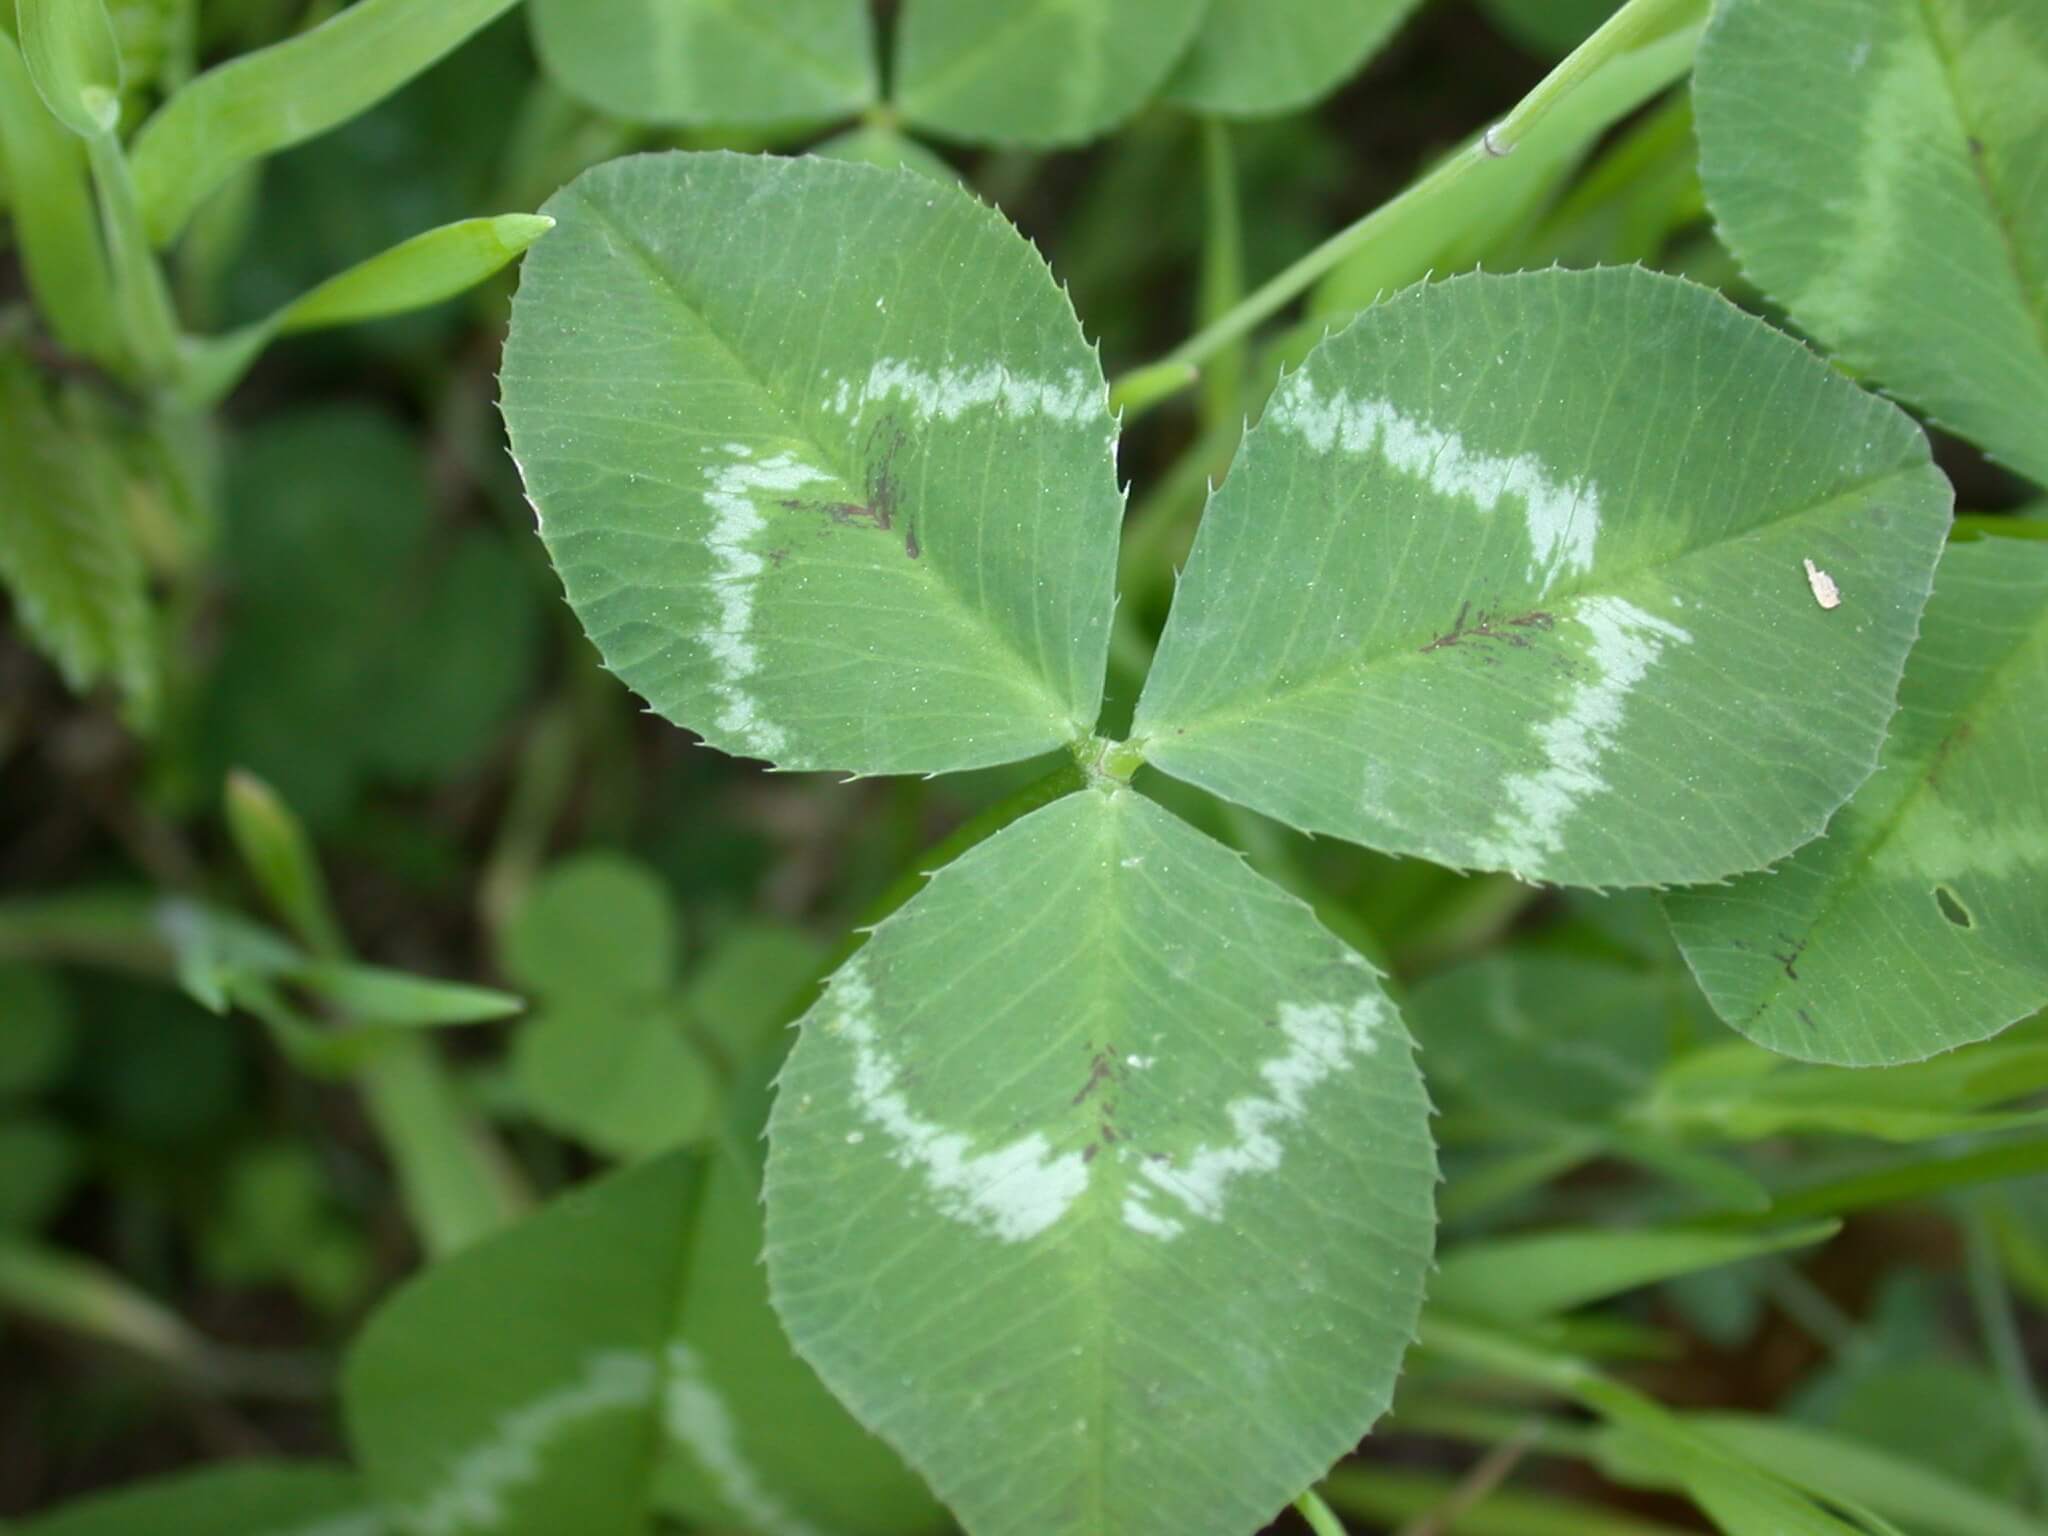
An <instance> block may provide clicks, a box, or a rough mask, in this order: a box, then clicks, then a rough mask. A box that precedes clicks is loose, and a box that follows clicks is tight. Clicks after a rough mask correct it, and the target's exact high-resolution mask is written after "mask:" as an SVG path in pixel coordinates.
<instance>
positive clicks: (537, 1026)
mask: <svg viewBox="0 0 2048 1536" xmlns="http://www.w3.org/2000/svg"><path fill="white" fill-rule="evenodd" d="M679 928H680V922H679V919H678V918H677V915H676V912H675V908H674V905H673V903H672V902H671V901H670V899H669V894H668V889H667V887H665V886H664V885H663V884H662V883H661V880H660V877H659V876H657V875H656V874H655V873H654V872H653V871H652V870H649V869H647V868H646V867H645V866H644V865H641V864H638V863H635V862H634V861H633V860H631V859H627V858H623V857H621V856H619V855H617V854H607V853H592V854H585V855H582V856H581V857H579V858H575V859H570V860H567V861H565V862H563V863H561V864H558V865H556V866H555V867H554V868H552V869H550V870H549V871H548V872H547V874H546V876H545V877H543V878H542V880H541V881H540V883H539V884H538V885H536V886H535V887H534V889H533V893H532V894H531V895H530V896H529V897H528V898H527V900H526V902H525V904H524V905H522V906H521V907H520V908H519V910H518V912H517V913H516V914H515V915H514V917H513V919H512V922H511V925H510V926H509V927H508V929H507V930H506V933H505V941H504V951H505V953H504V966H505V970H506V972H507V973H508V974H509V975H511V976H512V977H513V978H514V979H515V980H517V981H518V983H519V984H520V985H521V986H523V987H526V988H528V989H529V990H531V991H533V992H535V993H537V994H539V997H540V1001H541V1006H540V1009H539V1011H538V1012H537V1014H536V1015H535V1017H534V1018H533V1019H531V1020H530V1021H528V1023H527V1024H526V1025H525V1026H524V1027H522V1028H521V1030H520V1031H519V1036H518V1039H517V1041H516V1042H515V1044H514V1047H513V1053H512V1071H513V1076H514V1078H515V1080H516V1081H517V1082H518V1084H519V1089H520V1093H521V1096H522V1097H523V1098H524V1099H525V1101H526V1104H527V1107H528V1108H530V1109H531V1110H532V1111H533V1113H534V1115H535V1117H536V1118H538V1119H540V1120H541V1121H543V1122H544V1123H546V1124H547V1125H549V1126H550V1127H552V1128H553V1129H555V1130H558V1131H560V1132H562V1133H563V1134H564V1135H568V1136H574V1137H576V1138H577V1139H578V1140H580V1141H583V1142H585V1143H587V1144H588V1145H590V1146H593V1147H597V1148H599V1149H601V1150H603V1151H605V1152H608V1153H610V1154H612V1155H613V1156H616V1157H642V1156H647V1155H649V1154H651V1153H654V1152H661V1151H666V1150H667V1149H668V1148H670V1147H673V1146H677V1145H679V1144H681V1143H682V1142H685V1141H688V1140H692V1139H694V1138H696V1137H699V1136H702V1135H704V1134H706V1133H707V1132H708V1131H709V1130H710V1129H711V1128H712V1127H713V1123H714V1115H715V1111H716V1108H717V1096H718V1095H717V1090H718V1084H717V1080H716V1079H715V1078H714V1077H713V1075H712V1072H711V1068H710V1065H709V1064H708V1063H707V1062H706V1061H705V1059H704V1056H703V1055H702V1053H701V1052H699V1051H698V1049H697V1048H696V1046H695V1045H694V1044H693V1043H692V1041H691V1040H690V1038H689V1036H688V1035H687V1034H686V1033H685V1031H684V1029H683V1024H682V1017H681V1016H682V1013H683V1009H682V1006H681V1004H680V1001H679V1000H678V999H677V998H676V997H675V990H676V960H677V955H676V950H677V944H676V934H677V932H678V931H679Z"/></svg>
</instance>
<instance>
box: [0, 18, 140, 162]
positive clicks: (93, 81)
mask: <svg viewBox="0 0 2048 1536" xmlns="http://www.w3.org/2000/svg"><path fill="white" fill-rule="evenodd" d="M15 19H16V21H17V22H18V23H19V24H20V28H21V32H20V37H21V56H22V58H23V59H24V60H26V61H27V63H28V72H29V74H30V76H31V77H32V78H33V79H34V80H35V83H36V89H37V90H38V91H40V92H41V93H42V97H43V101H44V104H45V105H47V106H48V107H49V109H50V115H51V116H53V117H55V118H56V119H57V121H58V122H60V123H62V124H63V125H64V126H65V127H66V128H69V129H70V130H71V131H72V132H73V133H75V134H77V135H79V136H80V137H81V138H87V139H92V138H101V137H104V136H105V135H107V134H110V133H112V132H113V131H114V128H115V125H116V124H118V123H119V122H120V120H121V45H120V43H119V42H117V41H116V40H115V37H114V23H113V21H112V19H111V18H109V17H108V15H107V8H106V6H105V5H104V4H103V3H102V0H16V4H15Z"/></svg>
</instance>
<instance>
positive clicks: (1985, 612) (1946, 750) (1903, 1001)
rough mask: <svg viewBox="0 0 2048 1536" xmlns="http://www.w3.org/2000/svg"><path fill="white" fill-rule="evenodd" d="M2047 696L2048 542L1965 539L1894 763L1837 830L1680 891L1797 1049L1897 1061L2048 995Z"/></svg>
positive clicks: (1693, 921)
mask: <svg viewBox="0 0 2048 1536" xmlns="http://www.w3.org/2000/svg"><path fill="white" fill-rule="evenodd" d="M1845 603H1846V599H1845ZM2044 700H2048V546H2043V545H2039V544H2030V543H2022V542H2019V541H2012V540H1998V541H1995V542H1994V541H1985V542H1980V543H1973V544H1958V545H1954V546H1952V547H1951V548H1950V549H1949V551H1948V553H1947V554H1946V555H1944V556H1943V557H1942V563H1941V569H1940V572H1939V574H1938V575H1937V578H1936V581H1935V591H1934V598H1933V600H1932V601H1931V602H1930V603H1929V604H1928V606H1927V617H1926V622H1925V624H1924V625H1923V626H1922V629H1921V634H1920V643H1919V646H1918V647H1917V648H1916V649H1915V651H1914V652H1913V657H1912V660H1911V661H1910V662H1909V663H1908V665H1907V668H1906V676H1905V681H1904V683H1903V684H1902V685H1901V687H1900V691H1899V714H1898V718H1897V720H1896V721H1895V722H1894V723H1893V726H1892V731H1891V735H1890V738H1889V739H1888V740H1887V741H1886V742H1885V745H1884V752H1883V755H1882V757H1881V759H1880V768H1879V771H1878V773H1877V775H1876V776H1875V777H1874V778H1872V779H1871V781H1870V783H1869V784H1868V785H1867V786H1866V787H1865V788H1864V789H1863V790H1862V791H1861V792H1860V793H1859V794H1857V796H1856V797H1855V798H1854V799H1853V800H1851V801H1850V802H1849V804H1848V805H1847V806H1845V807H1844V808H1843V809H1842V811H1841V813H1840V814H1839V815H1837V816H1836V818H1835V819H1834V821H1833V823H1832V824H1831V825H1830V826H1829V828H1828V836H1827V837H1826V838H1825V839H1824V840H1822V841H1820V842H1816V843H1814V844H1811V845H1810V846H1808V847H1806V848H1802V849H1800V850H1799V852H1798V853H1796V854H1795V855H1793V857H1791V858H1790V859H1788V860H1786V861H1785V862H1783V863H1782V864H1779V865H1778V866H1777V867H1776V868H1774V869H1772V870H1770V871H1768V872H1766V873H1762V874H1757V875H1752V876H1749V877H1746V878H1744V879H1741V880H1738V881H1736V882H1735V883H1734V884H1732V885H1729V886H1725V887H1718V888H1711V889H1702V890H1696V891H1682V892H1676V893H1673V894H1672V895H1670V896H1669V897H1667V898H1666V902H1665V909H1666V911H1667V912H1668V913H1669V915H1670V918H1671V927H1672V932H1673V933H1674V934H1675V935H1676V936H1677V938H1678V942H1679V946H1680V948H1682V949H1683V950H1684V951H1685V957H1686V959H1687V961H1688V962H1689V963H1690V964H1691V965H1692V968H1693V971H1694V973H1695V974H1696V975H1697V976H1698V977H1699V979H1700V985H1701V986H1702V987H1703V988H1704V989H1705V990H1706V994H1707V996H1708V998H1709V999H1710V1000H1711V1001H1712V1002H1713V1004H1714V1007H1715V1008H1716V1009H1717V1010H1719V1012H1720V1014H1721V1016H1722V1017H1723V1018H1725V1019H1726V1020H1727V1021H1728V1022H1729V1023H1730V1024H1732V1025H1734V1026H1735V1027H1736V1028H1737V1029H1739V1030H1741V1031H1742V1032H1743V1033H1744V1034H1746V1035H1748V1036H1749V1037H1750V1038H1751V1039H1753V1040H1756V1041H1758V1042H1759V1043H1761V1044H1763V1045H1767V1046H1769V1047H1770V1048H1771V1049H1772V1050H1774V1051H1782V1052H1784V1053H1785V1054H1786V1055H1789V1056H1797V1057H1801V1058H1803V1059H1806V1060H1810V1061H1827V1062H1835V1063H1838V1064H1841V1065H1846V1066H1881V1065H1887V1064H1890V1063H1894V1062H1906V1061H1915V1060H1919V1059H1921V1058H1924V1057H1927V1056H1931V1055H1933V1054H1934V1053H1936V1052H1937V1051H1944V1050H1949V1049H1951V1048H1953V1047H1955V1046H1958V1045H1961V1044H1963V1043H1965V1042H1966V1041H1971V1040H1981V1039H1984V1038H1985V1037H1986V1036H1989V1035H1994V1034H1996V1033H1997V1032H1998V1031H2000V1030H2002V1029H2004V1028H2005V1027H2006V1026H2007V1025H2009V1024H2011V1023H2012V1022H2013V1021H2014V1020H2016V1019H2020V1018H2024V1017H2025V1016H2026V1015H2028V1014H2030V1013H2032V1012H2034V1011H2035V1010H2036V1009H2037V1008H2039V1007H2041V1005H2042V1004H2043V1003H2048V782H2044V780H2043V777H2042V774H2041V771H2040V770H2041V764H2042V762H2043V760H2044V757H2048V709H2044V707H2043V701H2044Z"/></svg>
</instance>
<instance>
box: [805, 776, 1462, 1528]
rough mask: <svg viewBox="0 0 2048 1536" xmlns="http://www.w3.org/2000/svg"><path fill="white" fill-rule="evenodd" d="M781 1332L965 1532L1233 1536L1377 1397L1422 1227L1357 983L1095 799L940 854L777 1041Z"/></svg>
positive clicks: (1386, 1008) (1235, 867)
mask: <svg viewBox="0 0 2048 1536" xmlns="http://www.w3.org/2000/svg"><path fill="white" fill-rule="evenodd" d="M769 1147H770V1151H769V1171H768V1249H767V1259H768V1270H769V1279H770V1283H771V1286H772V1287H773V1291H774V1296H775V1303H776V1308H777V1310H778V1311H779V1312H780V1313H781V1315H782V1319H783V1322H784V1323H785V1325H787V1327H788V1329H789V1332H790V1336H791V1338H792V1339H793V1340H794V1341H795V1342H796V1345H797V1348H798V1349H799V1350H800V1351H801V1352H802V1353H803V1354H804V1356H805V1358H806V1359H808V1360H810V1361H811V1363H812V1364H813V1365H815V1366H816V1367H817V1368H818V1370H819V1373H820V1374H821V1375H822V1376H823V1377H824V1378H825V1380H826V1382H827V1384H828V1385H830V1386H831V1387H832V1388H833V1389H834V1390H835V1391H836V1392H837V1393H838V1394H839V1396H840V1398H841V1400H842V1401H844V1402H846V1403H847V1404H848V1406H849V1407H851V1408H852V1409H853V1411H854V1414H855V1416H856V1417H857V1418H859V1419H860V1420H861V1421H862V1422H863V1423H866V1424H868V1425H869V1426H870V1427H872V1428H873V1429H875V1430H876V1431H877V1432H878V1433H879V1434H881V1435H882V1437H883V1438H884V1439H885V1440H888V1441H889V1442H890V1443H891V1444H893V1445H895V1446H896V1447H897V1448H898V1449H899V1450H901V1451H902V1452H903V1453H904V1455H905V1456H906V1457H907V1458H908V1459H909V1460H910V1462H911V1464H912V1465H913V1466H916V1467H917V1468H918V1469H919V1470H920V1471H922V1472H923V1473H924V1474H925V1475H926V1476H927V1478H929V1479H930V1481H931V1483H932V1485H933V1487H934V1489H935V1490H936V1491H937V1492H938V1493H939V1495H940V1497H941V1498H943V1499H944V1500H945V1501H946V1502H947V1503H948V1504H949V1505H951V1506H952V1508H953V1509H954V1511H955V1513H956V1514H958V1515H959V1517H960V1518H961V1520H962V1522H963V1523H964V1524H965V1525H966V1527H967V1528H968V1529H969V1530H971V1531H973V1532H975V1533H976V1536H998V1533H1002V1532H1027V1531H1028V1532H1033V1533H1037V1536H1059V1533H1076V1536H1078V1533H1083V1532H1087V1533H1094V1532H1103V1531H1115V1532H1118V1533H1120V1536H1147V1533H1154V1532H1157V1533H1166V1532H1172V1533H1175V1536H1205V1533H1216V1536H1225V1533H1227V1536H1242V1533H1243V1532H1245V1531H1248V1530H1251V1529H1253V1528H1255V1527H1256V1526H1258V1525H1260V1524H1261V1523H1262V1522H1264V1521H1266V1520H1268V1519H1270V1518H1271V1517H1272V1516H1273V1515H1274V1514H1275V1513H1276V1512H1277V1511H1278V1510H1279V1509H1280V1507H1281V1506H1282V1505H1284V1504H1285V1503H1286V1502H1287V1501H1288V1500H1289V1499H1290V1498H1292V1497H1293V1496H1294V1495H1295V1494H1297V1493H1299V1492H1300V1491H1301V1489H1302V1488H1303V1487H1305V1486H1307V1485H1308V1484H1309V1483H1310V1482H1311V1481H1313V1480H1314V1479H1315V1478H1316V1477H1317V1476H1319V1475H1321V1473H1323V1472H1324V1471H1325V1470H1327V1469H1328V1467H1329V1465H1330V1463H1331V1462H1332V1461H1333V1460H1334V1459H1335V1458H1336V1457H1337V1456H1338V1455H1340V1454H1341V1453H1342V1452H1343V1451H1345V1450H1346V1449H1347V1448H1348V1447H1350V1446H1351V1445H1353V1444H1355V1443H1356V1441H1357V1440H1358V1439H1359V1437H1360V1436H1361V1435H1363V1434H1364V1433H1365V1432H1366V1430H1367V1429H1368V1428H1369V1427H1370V1426H1371V1424H1372V1422H1373V1421H1374V1419H1375V1418H1377V1417H1378V1415H1379V1414H1380V1412H1381V1411H1383V1410H1384V1408H1385V1407H1386V1404H1387V1401H1388V1397H1389V1395H1390V1393H1391V1390H1392V1386H1393V1380H1394V1375H1395V1372H1396V1370H1397V1368H1398V1366H1399V1362H1400V1358H1401V1354H1402V1351H1403V1350H1404V1348H1405V1347H1406V1345H1407V1343H1408V1341H1409V1339H1410V1337H1411V1335H1412V1332H1413V1328H1414V1324H1415V1319H1416V1314H1417V1307H1418V1303H1419V1300H1420V1293H1421V1289H1422V1282H1423V1277H1424V1272H1425V1271H1426V1269H1427V1267H1428V1262H1429V1250H1430V1236H1431V1228H1432V1225H1433V1216H1432V1211H1431V1200H1432V1189H1433V1185H1434V1182H1435V1167H1434V1157H1433V1155H1432V1152H1431V1148H1430V1144H1429V1135H1428V1126H1427V1105H1426V1101H1425V1099H1424V1097H1423V1092H1422V1087H1421V1084H1420V1081H1419V1080H1418V1078H1417V1076H1416V1073H1415V1069H1414V1065H1413V1062H1412V1060H1411V1057H1410V1052H1409V1045H1408V1041H1407V1038H1406V1035H1405V1032H1404V1031H1403V1030H1402V1028H1401V1024H1400V1020H1399V1017H1398V1016H1397V1015H1396V1013H1395V1011H1394V1008H1393V1006H1392V1004H1391V1003H1389V1002H1388V1001H1387V999H1386V997H1385V996H1384V994H1383V993H1382V992H1381V990H1380V988H1379V985H1378V982H1377V980H1376V979H1375V977H1374V976H1373V974H1372V972H1371V970H1370V968H1369V967H1367V966H1366V964H1365V962H1364V961H1363V960H1361V959H1360V958H1359V957H1358V956H1357V955H1356V954H1355V953H1353V952H1352V951H1350V950H1348V949H1346V948H1345V947H1344V946H1343V945H1342V944H1341V943H1339V942H1338V941H1337V940H1336V939H1335V938H1333V937H1332V936H1331V935H1330V934H1329V933H1327V932H1326V931H1325V930H1323V929H1322V928H1321V927H1320V926H1318V925H1317V924H1316V922H1315V921H1314V919H1313V918H1312V916H1311V915H1310V914H1309V912H1308V909H1307V908H1306V907H1304V906H1302V905H1301V904H1300V903H1298V902H1297V901H1295V900H1294V898H1292V897H1290V896H1288V895H1286V894H1285V893H1283V892H1282V891H1280V890H1279V889H1278V888H1277V887H1275V886H1272V885H1270V884H1268V883H1267V882H1265V881H1264V880H1261V879H1259V878H1258V877H1256V876H1255V875H1253V874H1252V873H1251V872H1250V871H1249V870H1248V869H1246V868H1245V866H1244V864H1243V863H1242V862H1241V861H1240V860H1239V859H1238V858H1237V856H1236V855H1234V854H1232V853H1230V852H1229V851H1228V850H1226V849H1224V848H1222V847H1221V846H1220V845H1218V844H1215V843H1213V842H1211V841H1209V840H1208V839H1207V838H1205V837H1203V836H1201V835H1200V834H1199V833H1197V832H1195V831H1194V830H1193V829H1192V828H1190V827H1188V826H1187V825H1186V824H1185V823H1184V822H1181V821H1179V820H1178V819H1176V818H1175V817H1173V816H1172V815H1171V814H1169V813H1168V812H1166V811H1164V810H1162V809H1160V808H1159V807H1158V806H1157V805H1155V804H1153V803H1152V802H1151V801H1149V800H1147V799H1145V798H1143V797H1142V796H1140V795H1138V794H1136V793H1134V792H1132V791H1129V790H1121V789H1119V790H1114V791H1100V790H1094V789H1091V790H1086V791H1083V792H1081V793H1079V794H1074V795H1071V796H1068V797H1067V798H1065V799H1062V800H1058V801H1055V802H1054V803H1052V804H1050V805H1048V806H1045V807H1043V808H1041V809H1039V810H1037V811H1034V812H1033V813H1031V814H1030V815H1029V816H1027V817H1025V818H1024V819H1023V820H1021V821H1018V822H1016V823H1014V824H1013V825H1011V826H1009V827H1008V828H1006V829H1004V830H1003V831H1001V832H999V833H997V834H996V835H995V836H993V837H991V838H990V839H988V840H987V841H986V842H983V843H981V844H979V845H977V846H976V847H975V848H973V849H972V850H971V851H969V852H968V853H966V854H965V855H963V856H962V857H961V858H959V859H958V860H957V861H955V862H954V863H953V864H950V865H948V866H947V867H946V868H944V869H943V870H941V871H940V872H939V873H938V874H937V875H936V876H934V877H933V880H932V882H931V884H930V886H929V887H928V888H927V889H926V890H924V891H923V892H921V893H920V894H919V895H918V896H916V897H915V898H914V899H912V900H911V901H910V902H909V903H908V904H907V905H906V906H904V907H903V908H902V909H901V911H899V912H898V913H897V914H896V915H895V916H893V917H891V918H889V919H888V920H887V921H885V922H884V923H883V924H882V925H881V926H880V927H879V928H877V929H876V930H875V933H874V936H873V938H872V939H871V940H870V941H869V942H868V944H867V946H866V947H865V948H864V949H863V950H862V951H861V952H860V953H859V954H858V955H856V956H855V957H854V958H853V959H852V960H851V961H849V962H848V963H847V964H846V965H845V966H844V967H842V968H841V969H840V971H839V972H838V973H837V974H836V975H835V977H834V978H833V980H832V983H831V985H830V987H829V989H828V990H827V992H826V995H825V996H824V997H823V998H822V999H821V1000H820V1001H819V1003H818V1005H817V1006H816V1007H815V1008H814V1009H813V1010H812V1012H811V1013H810V1014H809V1016H808V1017H807V1018H806V1020H805V1021H804V1025H803V1030H802V1033H801V1036H800V1038H799V1041H798V1044H797V1046H796V1049H795V1050H794V1052H793V1053H792V1054H791V1056H790V1059H789V1062H788V1064H787V1065H786V1067H785V1068H784V1071H783V1074H782V1078H781V1080H780V1084H779V1091H778V1093H777V1097H776V1105H775V1113H774V1117H773V1120H772V1122H771V1134H770V1137H769Z"/></svg>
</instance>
